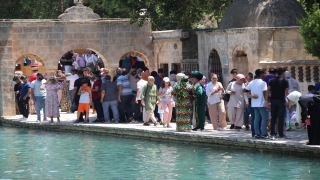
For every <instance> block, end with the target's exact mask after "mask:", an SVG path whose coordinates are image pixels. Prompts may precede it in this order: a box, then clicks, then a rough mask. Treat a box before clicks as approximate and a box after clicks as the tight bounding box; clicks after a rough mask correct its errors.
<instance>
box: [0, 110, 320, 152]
mask: <svg viewBox="0 0 320 180" xmlns="http://www.w3.org/2000/svg"><path fill="white" fill-rule="evenodd" d="M89 116H90V122H92V121H94V120H95V119H96V115H92V114H91V113H90V115H89ZM20 117H21V116H9V117H2V118H1V120H0V121H1V123H2V125H4V126H15V127H24V128H31V129H44V130H55V131H66V132H80V133H92V134H108V135H109V134H110V135H116V136H125V137H132V138H141V139H149V140H165V141H167V140H168V141H178V142H184V143H192V144H201V145H224V146H228V147H231V148H245V149H248V148H249V149H258V150H264V151H272V152H279V153H285V154H299V155H311V156H319V157H320V146H307V145H306V142H307V141H308V137H307V132H306V130H297V131H289V132H288V131H287V132H286V134H287V136H288V137H290V139H281V140H269V139H256V138H252V137H251V131H245V130H243V131H236V130H229V129H228V130H223V131H215V130H213V129H212V125H211V124H207V125H206V127H205V130H204V131H191V132H177V131H176V130H175V127H176V124H175V123H172V124H171V125H172V128H163V127H162V126H160V125H159V126H157V127H155V126H153V125H151V126H143V125H142V123H139V124H105V123H89V124H83V123H79V124H74V123H72V122H73V121H74V120H75V118H76V114H75V113H74V114H67V113H61V123H49V122H48V121H47V122H41V123H38V122H36V121H35V120H36V116H35V115H30V117H29V119H28V121H26V122H25V121H19V120H17V119H19V118H20Z"/></svg>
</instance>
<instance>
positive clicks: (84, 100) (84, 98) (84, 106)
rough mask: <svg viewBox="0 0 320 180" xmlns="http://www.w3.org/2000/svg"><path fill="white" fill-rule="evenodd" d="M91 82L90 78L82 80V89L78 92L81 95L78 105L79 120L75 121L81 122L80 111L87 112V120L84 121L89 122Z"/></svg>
mask: <svg viewBox="0 0 320 180" xmlns="http://www.w3.org/2000/svg"><path fill="white" fill-rule="evenodd" d="M89 83H90V80H89V79H83V80H82V86H81V87H80V90H79V92H78V95H80V100H79V106H78V113H77V120H76V121H75V123H79V118H80V113H84V112H86V120H85V121H84V123H89V108H90V102H91V101H92V95H91V88H90V86H89Z"/></svg>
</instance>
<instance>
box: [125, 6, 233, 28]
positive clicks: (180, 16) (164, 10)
mask: <svg viewBox="0 0 320 180" xmlns="http://www.w3.org/2000/svg"><path fill="white" fill-rule="evenodd" d="M119 1H121V2H122V3H126V4H127V5H128V6H129V7H131V8H132V9H131V10H129V11H128V14H129V15H130V18H131V20H132V22H140V23H143V22H144V21H145V20H147V19H149V18H151V20H152V23H153V29H154V30H166V29H189V28H192V27H193V26H194V25H196V24H198V23H199V22H200V21H201V20H202V19H203V18H204V17H205V16H206V15H208V14H209V15H211V16H214V17H215V19H216V20H218V21H220V20H221V18H222V15H223V13H224V11H225V10H226V8H227V7H228V6H229V5H230V4H231V3H232V2H233V0H139V1H137V0H119ZM142 9H146V10H147V11H146V14H145V15H144V16H141V14H140V13H142V11H141V10H142ZM209 19H211V18H209Z"/></svg>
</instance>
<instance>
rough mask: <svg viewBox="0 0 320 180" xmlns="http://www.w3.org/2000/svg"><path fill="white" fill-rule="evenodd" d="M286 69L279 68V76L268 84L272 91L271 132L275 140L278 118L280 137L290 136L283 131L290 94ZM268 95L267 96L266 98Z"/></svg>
mask: <svg viewBox="0 0 320 180" xmlns="http://www.w3.org/2000/svg"><path fill="white" fill-rule="evenodd" d="M284 77H285V69H283V68H278V69H277V77H275V78H273V79H271V80H270V81H269V84H268V90H267V93H268V94H269V91H272V93H271V98H270V102H271V134H270V139H271V140H274V139H275V136H276V131H275V129H276V122H277V119H278V133H279V138H288V137H287V136H285V135H284V133H283V125H284V118H285V113H286V96H288V95H289V83H288V81H287V80H286V79H285V78H284ZM267 98H268V97H266V100H268V99H267Z"/></svg>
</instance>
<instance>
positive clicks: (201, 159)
mask: <svg viewBox="0 0 320 180" xmlns="http://www.w3.org/2000/svg"><path fill="white" fill-rule="evenodd" d="M319 164H320V160H319V159H317V158H305V157H297V156H285V155H277V154H271V153H264V152H261V151H245V150H233V149H232V148H228V149H226V148H222V147H206V146H195V145H187V144H179V143H169V142H168V143H166V142H153V141H147V140H137V139H129V138H118V137H110V136H98V135H87V134H76V133H61V132H51V131H40V130H29V129H20V128H7V127H1V126H0V179H85V180H87V179H114V180H122V179H183V180H184V179H205V180H206V179H319V178H320V167H319Z"/></svg>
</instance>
